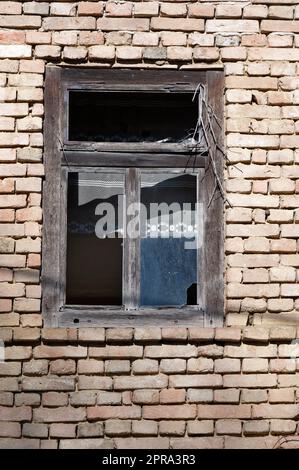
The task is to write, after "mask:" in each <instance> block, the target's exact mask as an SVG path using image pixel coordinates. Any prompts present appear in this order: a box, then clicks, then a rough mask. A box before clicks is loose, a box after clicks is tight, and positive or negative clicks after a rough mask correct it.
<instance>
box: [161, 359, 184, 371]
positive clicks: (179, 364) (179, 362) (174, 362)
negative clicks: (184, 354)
mask: <svg viewBox="0 0 299 470" xmlns="http://www.w3.org/2000/svg"><path fill="white" fill-rule="evenodd" d="M160 371H161V372H163V373H165V374H173V373H177V374H179V373H184V372H185V371H186V361H185V360H184V359H175V358H174V359H162V360H161V362H160Z"/></svg>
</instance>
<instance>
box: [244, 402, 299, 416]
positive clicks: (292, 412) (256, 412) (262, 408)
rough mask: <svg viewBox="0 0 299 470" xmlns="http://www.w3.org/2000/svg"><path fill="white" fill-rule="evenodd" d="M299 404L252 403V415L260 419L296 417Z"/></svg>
mask: <svg viewBox="0 0 299 470" xmlns="http://www.w3.org/2000/svg"><path fill="white" fill-rule="evenodd" d="M298 409H299V405H295V404H294V405H290V404H288V405H268V404H262V405H252V417H253V418H259V419H270V418H274V419H276V418H277V419H294V418H295V417H296V416H297V415H298Z"/></svg>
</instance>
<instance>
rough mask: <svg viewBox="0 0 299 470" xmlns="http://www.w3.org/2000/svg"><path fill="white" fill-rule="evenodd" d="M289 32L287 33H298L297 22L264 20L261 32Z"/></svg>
mask: <svg viewBox="0 0 299 470" xmlns="http://www.w3.org/2000/svg"><path fill="white" fill-rule="evenodd" d="M273 31H275V32H287V33H291V32H293V33H298V32H299V27H298V24H297V22H296V21H284V20H280V21H279V20H277V21H276V20H262V22H261V32H262V33H271V32H273Z"/></svg>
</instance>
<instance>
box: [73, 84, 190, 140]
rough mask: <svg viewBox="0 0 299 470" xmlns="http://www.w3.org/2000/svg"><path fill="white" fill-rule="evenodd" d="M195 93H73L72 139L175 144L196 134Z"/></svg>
mask: <svg viewBox="0 0 299 470" xmlns="http://www.w3.org/2000/svg"><path fill="white" fill-rule="evenodd" d="M196 120H197V103H196V100H195V101H192V94H191V93H140V92H138V93H137V92H127V93H125V92H90V91H83V92H82V91H70V92H69V136H68V137H69V140H73V141H92V142H165V143H167V142H168V143H175V142H180V141H182V140H185V139H188V138H190V137H191V136H192V133H193V131H194V127H195V125H196Z"/></svg>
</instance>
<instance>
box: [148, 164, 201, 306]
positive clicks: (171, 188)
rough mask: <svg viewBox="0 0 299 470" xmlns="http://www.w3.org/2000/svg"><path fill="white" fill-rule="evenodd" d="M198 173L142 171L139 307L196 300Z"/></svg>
mask: <svg viewBox="0 0 299 470" xmlns="http://www.w3.org/2000/svg"><path fill="white" fill-rule="evenodd" d="M196 200H197V199H196V175H195V174H174V173H170V172H169V173H162V172H161V173H147V172H145V171H143V172H142V173H141V203H142V204H143V205H144V207H145V209H146V210H145V213H144V214H142V216H141V240H140V251H141V288H140V292H141V294H140V304H141V306H152V307H154V306H155V307H158V306H159V307H162V306H173V307H177V306H183V305H196V304H197V235H196V231H197V228H198V223H197V208H196Z"/></svg>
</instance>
